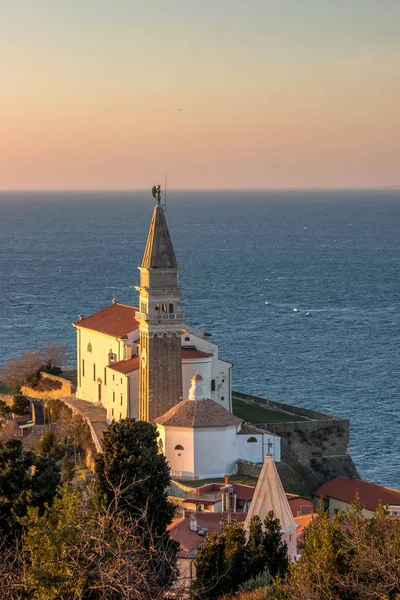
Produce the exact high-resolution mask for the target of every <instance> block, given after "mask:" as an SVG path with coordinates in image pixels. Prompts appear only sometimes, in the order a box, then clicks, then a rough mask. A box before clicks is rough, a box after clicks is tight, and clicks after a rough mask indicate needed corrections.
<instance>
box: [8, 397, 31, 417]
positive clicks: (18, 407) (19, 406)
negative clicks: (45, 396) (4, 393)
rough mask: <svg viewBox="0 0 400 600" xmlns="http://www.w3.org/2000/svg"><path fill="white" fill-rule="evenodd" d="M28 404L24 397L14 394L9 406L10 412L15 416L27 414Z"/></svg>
mask: <svg viewBox="0 0 400 600" xmlns="http://www.w3.org/2000/svg"><path fill="white" fill-rule="evenodd" d="M29 408H30V403H29V400H28V398H27V397H26V396H23V395H22V394H16V395H15V396H14V399H13V403H12V406H11V412H13V413H14V414H15V415H24V414H26V413H27V412H29Z"/></svg>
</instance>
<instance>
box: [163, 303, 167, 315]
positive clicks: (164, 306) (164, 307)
mask: <svg viewBox="0 0 400 600" xmlns="http://www.w3.org/2000/svg"><path fill="white" fill-rule="evenodd" d="M162 311H163V313H166V312H167V305H166V304H163V305H162Z"/></svg>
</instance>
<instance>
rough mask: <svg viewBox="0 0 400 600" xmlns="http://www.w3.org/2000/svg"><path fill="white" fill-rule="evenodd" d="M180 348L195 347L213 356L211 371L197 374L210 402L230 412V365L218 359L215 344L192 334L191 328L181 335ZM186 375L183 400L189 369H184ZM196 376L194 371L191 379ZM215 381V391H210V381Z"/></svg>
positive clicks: (187, 384)
mask: <svg viewBox="0 0 400 600" xmlns="http://www.w3.org/2000/svg"><path fill="white" fill-rule="evenodd" d="M182 346H196V348H197V349H198V350H201V352H207V353H208V354H210V353H211V354H213V357H212V358H211V371H210V372H207V373H204V375H203V373H202V372H200V371H199V373H200V374H201V375H202V376H203V380H204V386H205V389H206V392H207V394H210V395H209V398H211V400H215V402H218V404H221V406H223V407H224V408H226V409H227V410H229V411H231V412H232V384H231V368H232V364H231V363H229V362H226V361H223V360H220V359H219V355H218V352H219V348H218V346H217V344H213V343H212V342H210V341H209V340H208V339H204V338H202V337H200V335H196V334H195V333H194V332H193V329H192V328H191V327H189V328H188V331H185V333H184V334H182ZM186 372H187V375H186V373H185V375H184V381H185V384H184V396H183V397H184V398H186V397H187V396H186V395H185V393H186V394H187V393H188V392H189V388H190V379H188V378H189V369H188V368H187V369H186ZM195 374H196V371H194V372H192V375H191V377H193V375H195ZM212 379H214V381H215V389H214V390H213V391H212V390H211V380H212Z"/></svg>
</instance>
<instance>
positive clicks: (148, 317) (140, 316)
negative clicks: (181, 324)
mask: <svg viewBox="0 0 400 600" xmlns="http://www.w3.org/2000/svg"><path fill="white" fill-rule="evenodd" d="M135 318H136V320H137V321H183V320H184V318H185V313H159V314H158V315H157V314H149V313H142V312H136V313H135Z"/></svg>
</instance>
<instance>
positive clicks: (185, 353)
mask: <svg viewBox="0 0 400 600" xmlns="http://www.w3.org/2000/svg"><path fill="white" fill-rule="evenodd" d="M210 356H214V355H213V354H212V353H211V354H210V353H209V352H202V351H201V350H187V349H186V348H182V358H183V359H184V358H187V359H189V358H209V357H210Z"/></svg>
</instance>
